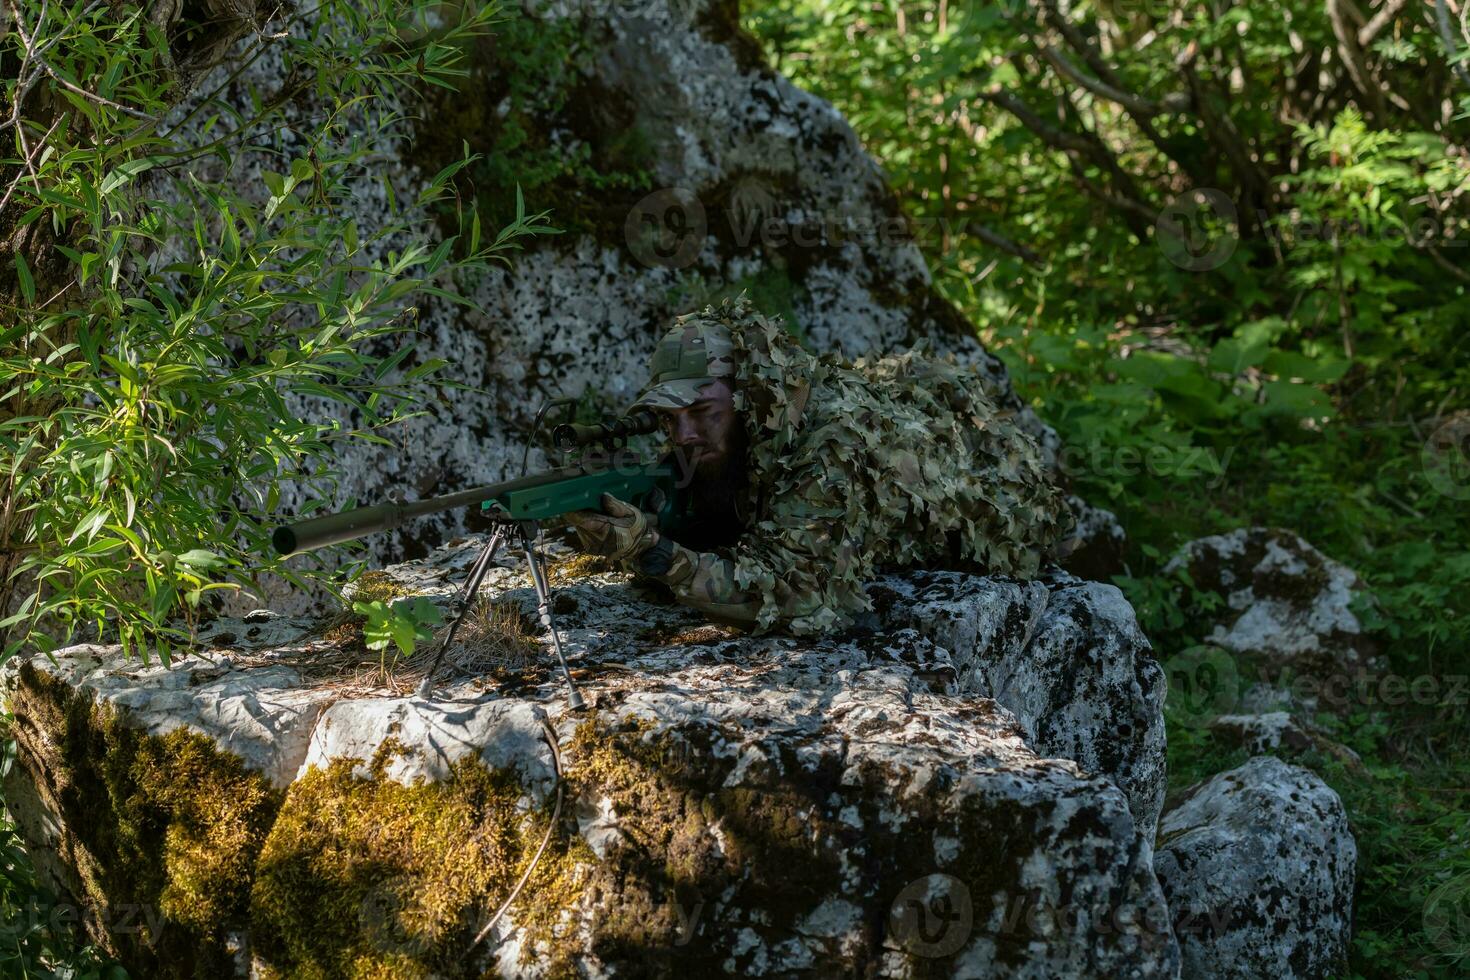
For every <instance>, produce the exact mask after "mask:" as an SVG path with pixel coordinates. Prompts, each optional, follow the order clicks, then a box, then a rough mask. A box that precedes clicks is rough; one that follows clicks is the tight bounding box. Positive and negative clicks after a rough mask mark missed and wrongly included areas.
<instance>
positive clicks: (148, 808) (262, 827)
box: [11, 665, 281, 977]
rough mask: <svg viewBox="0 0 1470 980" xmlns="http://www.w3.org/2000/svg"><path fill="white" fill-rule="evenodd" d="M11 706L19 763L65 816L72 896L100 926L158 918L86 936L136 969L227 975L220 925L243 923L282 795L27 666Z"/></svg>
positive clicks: (231, 759)
mask: <svg viewBox="0 0 1470 980" xmlns="http://www.w3.org/2000/svg"><path fill="white" fill-rule="evenodd" d="M11 708H12V710H13V711H14V713H15V717H16V724H15V734H16V737H17V741H18V742H19V743H20V750H21V751H20V759H21V763H22V764H23V765H25V766H26V767H27V769H28V770H30V777H31V778H32V779H33V780H34V781H35V783H36V785H37V786H39V787H42V788H43V789H42V791H43V792H45V793H49V794H50V796H51V801H50V802H51V804H52V805H53V806H55V807H56V808H57V809H58V810H59V812H60V813H61V814H62V816H63V818H64V820H65V822H66V829H65V833H66V836H67V839H65V840H64V841H63V842H62V847H63V849H64V851H65V852H66V853H68V854H69V855H71V856H72V858H73V860H74V863H75V864H76V867H77V871H78V877H79V880H80V884H81V890H82V892H84V894H79V895H78V896H77V898H78V899H79V900H81V901H82V902H83V903H84V904H86V905H88V906H90V911H91V912H92V913H93V915H95V916H96V917H97V919H98V920H100V921H101V922H104V923H105V922H117V921H122V920H123V919H124V918H127V919H129V920H131V921H137V922H140V923H141V920H144V919H145V918H146V915H147V913H146V912H140V911H139V910H148V911H149V912H151V914H152V916H153V918H154V920H155V921H158V922H160V923H161V925H160V926H159V927H158V929H157V931H156V932H154V931H153V930H150V929H147V928H135V929H132V930H127V931H123V930H114V931H113V932H111V933H107V932H104V931H102V930H100V929H96V928H94V929H93V930H92V931H93V932H94V934H95V938H97V939H98V940H99V941H101V942H103V943H104V944H105V945H106V947H107V949H108V951H109V952H110V953H112V954H113V955H114V956H116V957H118V958H119V959H121V960H123V961H124V962H125V963H127V964H128V966H129V967H130V968H131V969H133V970H135V971H138V974H139V975H141V976H148V977H192V976H227V975H231V974H232V973H233V965H232V964H231V962H230V958H229V954H228V953H227V951H226V948H225V937H226V933H227V932H228V931H229V930H230V929H232V928H236V927H239V926H242V925H244V922H245V917H246V912H247V909H248V900H249V894H250V886H251V881H252V876H253V868H254V863H255V855H256V854H257V853H258V852H259V850H260V847H261V844H262V843H263V842H264V841H265V838H266V834H267V832H268V831H269V828H270V826H271V823H272V821H273V820H274V818H275V814H276V811H277V809H278V808H279V806H280V801H281V793H280V791H278V790H276V789H274V788H272V787H271V785H270V783H269V781H268V780H266V778H265V777H264V776H262V775H261V774H259V773H256V772H252V771H250V770H248V769H247V768H246V767H245V764H244V763H243V762H242V761H241V760H240V759H239V758H237V757H236V756H233V755H230V754H228V753H225V752H221V751H219V750H218V749H217V748H216V747H215V744H214V742H213V741H212V740H211V739H209V738H208V737H206V736H204V735H200V734H199V733H197V732H192V731H189V730H187V729H184V728H179V729H175V730H174V731H172V732H169V733H168V734H167V735H162V736H157V735H149V734H147V733H144V732H140V731H138V730H136V729H133V728H129V727H128V726H127V725H126V724H124V723H123V721H122V718H121V716H120V715H119V713H118V712H117V710H116V709H114V708H112V707H111V706H109V705H107V704H98V703H97V702H96V701H95V699H94V698H93V696H92V695H91V694H90V693H89V692H79V691H76V690H74V689H73V688H71V687H70V686H69V685H67V684H65V683H64V682H62V681H59V680H57V679H56V678H54V677H51V676H50V675H48V674H45V673H43V672H41V671H38V670H36V669H35V668H34V667H32V666H30V665H27V666H25V667H22V668H21V673H20V683H19V685H18V686H17V690H16V693H15V695H14V697H13V698H12V702H11ZM160 916H161V918H159V917H160ZM95 921H96V920H94V922H95Z"/></svg>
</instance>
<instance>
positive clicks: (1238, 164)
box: [746, 0, 1470, 976]
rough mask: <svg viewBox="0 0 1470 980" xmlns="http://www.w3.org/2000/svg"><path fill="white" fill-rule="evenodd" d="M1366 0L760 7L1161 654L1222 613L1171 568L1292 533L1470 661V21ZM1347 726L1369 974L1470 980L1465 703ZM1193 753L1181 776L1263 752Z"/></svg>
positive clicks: (1389, 626)
mask: <svg viewBox="0 0 1470 980" xmlns="http://www.w3.org/2000/svg"><path fill="white" fill-rule="evenodd" d="M1368 6H1369V5H1367V4H1365V5H1364V8H1365V9H1364V14H1365V16H1364V18H1363V19H1361V20H1354V19H1353V16H1354V14H1353V8H1352V6H1351V5H1350V4H1345V3H1335V2H1329V3H1327V4H1326V5H1325V6H1324V5H1322V4H1309V3H1301V2H1296V0H1288V2H1281V3H1271V4H1265V3H1252V4H1246V3H1243V2H1230V0H1224V2H1216V3H1193V2H1177V0H1156V2H1153V3H1148V4H1121V3H1104V2H1088V3H1079V4H1076V5H1073V6H1072V7H1071V8H1070V10H1069V12H1067V13H1065V14H1063V12H1062V11H1063V9H1065V8H1064V7H1063V6H1062V5H1059V4H1055V3H1050V2H1043V3H1030V4H1024V3H1020V2H1019V0H1017V2H1010V3H1001V4H988V3H979V2H965V3H945V2H943V0H941V2H940V3H938V4H909V3H903V2H898V3H892V2H885V3H874V2H866V0H773V2H761V3H757V4H754V5H752V6H750V7H749V8H748V9H747V11H746V23H747V26H748V27H749V28H750V29H751V30H752V31H753V32H754V33H756V34H757V35H758V36H759V37H760V38H761V40H762V42H763V44H764V45H765V47H766V49H767V52H768V54H769V56H770V57H771V60H772V62H773V63H774V64H775V65H776V67H778V68H779V69H780V70H781V71H783V72H784V73H786V74H787V75H789V76H790V77H791V78H792V79H793V80H794V81H795V82H796V83H797V84H798V85H801V86H802V87H804V88H807V89H809V90H811V91H813V92H816V93H817V94H819V95H822V96H824V97H826V98H828V99H830V100H831V101H832V102H833V103H834V104H835V105H836V106H837V108H838V109H839V110H841V111H842V112H843V113H844V114H845V115H846V116H847V117H848V119H850V120H851V121H852V123H853V125H854V126H855V127H856V129H857V130H858V132H859V135H860V136H861V137H862V139H863V140H864V143H865V145H866V146H867V147H868V148H869V150H870V151H871V152H872V153H873V154H874V155H875V156H876V157H877V158H878V159H879V161H880V162H881V163H882V164H883V165H884V167H885V168H886V170H887V171H888V172H889V174H890V175H891V176H892V179H893V180H894V181H895V183H896V185H897V187H898V189H899V191H900V194H901V196H902V198H903V200H904V204H905V207H906V208H907V209H908V211H909V213H910V214H911V216H912V217H913V218H914V222H913V224H914V229H915V234H916V236H917V237H918V239H919V244H920V246H921V248H922V249H923V250H924V252H925V254H926V257H927V258H928V259H929V261H930V264H931V268H932V270H933V272H934V275H935V278H936V280H937V282H938V283H939V285H940V288H941V289H942V290H943V291H944V292H945V293H946V294H947V295H948V296H949V297H950V298H951V299H953V300H954V301H955V302H956V303H958V304H959V305H960V306H961V308H962V309H964V310H965V311H966V312H967V313H968V314H969V315H970V316H971V317H972V318H973V319H974V320H975V321H976V322H977V323H978V324H980V326H981V330H982V335H983V337H984V338H985V339H986V341H987V342H988V343H989V344H990V345H991V347H992V348H993V349H994V350H996V351H997V352H998V353H999V354H1000V355H1001V356H1002V357H1003V358H1004V359H1005V361H1006V362H1007V364H1008V366H1009V367H1010V370H1011V374H1012V378H1013V379H1014V381H1015V383H1016V385H1017V388H1018V390H1019V391H1020V392H1021V393H1022V395H1023V397H1026V398H1028V399H1030V400H1031V401H1032V402H1033V403H1034V404H1035V405H1037V406H1038V409H1039V410H1040V412H1041V413H1042V415H1043V416H1044V417H1045V418H1046V419H1047V420H1048V421H1049V422H1051V423H1052V424H1053V425H1054V426H1055V427H1056V428H1057V430H1058V432H1059V433H1060V435H1061V436H1062V439H1063V441H1064V444H1065V451H1064V454H1063V460H1064V464H1065V468H1066V470H1067V472H1068V473H1069V475H1070V477H1071V479H1072V481H1073V483H1074V486H1075V487H1076V489H1077V490H1078V492H1079V493H1081V494H1082V495H1083V496H1085V497H1087V498H1089V499H1090V500H1092V501H1094V502H1096V503H1098V504H1101V505H1103V506H1108V507H1111V508H1113V509H1115V510H1116V511H1117V512H1118V513H1119V515H1120V517H1121V518H1122V519H1123V523H1124V526H1125V527H1126V528H1127V529H1128V531H1129V534H1130V548H1129V555H1128V575H1126V576H1124V577H1121V578H1120V579H1119V580H1118V581H1119V584H1120V585H1121V586H1123V587H1124V589H1125V590H1126V591H1127V592H1128V594H1129V596H1130V598H1132V599H1133V601H1134V603H1135V605H1136V606H1137V608H1138V610H1139V614H1140V617H1141V619H1142V620H1143V622H1144V625H1145V628H1146V629H1147V631H1148V633H1149V635H1150V637H1151V638H1152V639H1153V640H1154V642H1155V645H1156V647H1157V648H1158V650H1159V653H1160V656H1161V657H1165V658H1167V657H1168V656H1169V655H1170V654H1171V653H1174V652H1177V651H1180V650H1183V649H1185V648H1186V647H1189V646H1191V645H1192V644H1194V643H1197V642H1199V641H1200V640H1202V639H1203V637H1202V636H1201V635H1200V633H1201V632H1202V626H1201V624H1200V623H1199V622H1197V621H1196V619H1195V618H1191V617H1190V616H1189V615H1187V613H1186V610H1187V609H1189V608H1191V607H1193V608H1196V609H1198V608H1200V601H1201V600H1202V599H1207V598H1208V597H1200V596H1195V595H1193V594H1192V593H1193V590H1192V589H1191V587H1190V586H1189V584H1188V583H1187V582H1184V581H1180V580H1176V579H1174V578H1172V577H1171V578H1166V577H1164V576H1163V574H1162V571H1161V569H1162V566H1163V564H1164V561H1165V560H1166V559H1167V558H1168V556H1169V555H1170V554H1171V553H1172V552H1173V550H1174V549H1175V548H1176V547H1177V546H1178V545H1179V544H1181V543H1182V542H1184V541H1186V540H1189V539H1191V538H1194V537H1197V536H1199V535H1202V534H1209V533H1219V532H1222V531H1227V530H1230V529H1233V528H1237V527H1241V526H1246V525H1251V524H1267V525H1277V526H1282V527H1287V528H1290V529H1292V530H1295V531H1297V532H1299V533H1301V534H1302V535H1303V536H1305V537H1306V538H1307V539H1308V540H1309V541H1311V542H1313V543H1314V544H1316V545H1317V546H1318V547H1320V548H1322V549H1323V550H1324V551H1326V552H1327V553H1328V554H1329V555H1331V556H1332V557H1335V558H1337V559H1339V560H1340V561H1343V562H1344V563H1346V564H1348V565H1349V566H1351V567H1353V568H1355V569H1356V570H1358V571H1359V572H1360V573H1361V574H1362V575H1363V576H1364V578H1365V579H1366V580H1367V582H1368V584H1369V586H1370V588H1371V591H1372V593H1373V594H1374V596H1375V597H1376V599H1377V601H1378V605H1377V607H1376V608H1375V609H1367V608H1365V610H1364V614H1365V616H1366V617H1367V618H1368V620H1369V622H1370V623H1372V624H1373V625H1374V627H1375V628H1376V629H1377V630H1378V632H1379V639H1380V640H1381V642H1382V645H1383V650H1384V652H1385V654H1386V655H1387V657H1388V661H1389V666H1390V669H1391V670H1392V671H1393V672H1395V673H1397V674H1400V675H1403V676H1404V677H1406V678H1413V677H1419V676H1426V675H1427V676H1431V677H1436V678H1440V679H1441V680H1443V679H1445V678H1448V677H1451V676H1456V675H1460V676H1463V675H1465V674H1470V657H1467V646H1470V635H1467V622H1470V588H1467V586H1470V504H1467V499H1470V441H1467V437H1470V414H1466V413H1464V412H1463V411H1460V409H1461V407H1462V406H1463V405H1464V404H1465V400H1466V397H1467V395H1470V357H1467V354H1470V345H1467V343H1466V331H1465V324H1466V323H1467V322H1470V226H1467V224H1466V219H1467V217H1470V209H1467V207H1466V200H1467V195H1470V154H1467V147H1470V119H1467V112H1470V74H1467V73H1466V71H1465V66H1466V62H1465V58H1464V53H1463V52H1464V50H1465V49H1467V48H1470V28H1467V27H1466V22H1465V21H1464V19H1463V18H1460V19H1459V20H1457V19H1456V18H1454V17H1453V16H1451V17H1450V18H1449V19H1448V20H1446V21H1444V22H1443V23H1442V22H1441V20H1440V19H1439V17H1437V16H1436V10H1437V7H1436V4H1433V3H1431V4H1409V5H1403V4H1383V3H1379V4H1373V5H1371V6H1372V7H1373V9H1371V10H1369V9H1367V8H1368ZM1439 7H1440V8H1444V5H1443V4H1440V5H1439ZM1444 9H1446V10H1447V9H1449V8H1444ZM1456 9H1462V10H1463V9H1464V8H1463V5H1461V6H1460V7H1459V8H1456ZM1385 10H1386V14H1387V16H1386V18H1385V20H1384V22H1383V23H1381V24H1379V23H1378V22H1377V21H1376V19H1375V18H1374V15H1376V14H1377V13H1379V12H1380V11H1385ZM1344 38H1346V40H1344ZM1358 79H1361V80H1362V81H1361V84H1360V83H1359V81H1358ZM1448 687H1449V685H1444V686H1443V688H1442V689H1447V688H1448ZM1318 720H1319V721H1320V722H1321V723H1322V724H1323V725H1326V726H1328V727H1329V728H1330V729H1331V730H1332V731H1333V732H1334V733H1335V734H1336V736H1337V737H1338V738H1340V739H1341V740H1342V741H1344V742H1345V743H1346V744H1348V745H1349V746H1350V747H1352V748H1354V749H1356V750H1357V751H1359V752H1360V753H1361V754H1362V755H1363V757H1364V760H1365V763H1366V769H1365V771H1363V772H1356V771H1347V770H1345V769H1344V768H1343V766H1342V764H1341V763H1339V762H1337V761H1335V760H1330V759H1320V760H1315V761H1314V762H1313V765H1314V766H1316V768H1317V769H1318V771H1319V772H1320V773H1321V774H1322V775H1323V776H1324V778H1326V779H1327V780H1328V781H1329V783H1330V784H1331V785H1333V786H1334V787H1335V788H1336V789H1337V790H1338V791H1339V792H1340V793H1341V794H1342V796H1343V798H1344V801H1345V802H1346V804H1347V805H1348V808H1349V811H1350V817H1351V819H1352V821H1353V827H1354V831H1355V833H1356V835H1357V839H1358V845H1359V849H1360V859H1361V861H1360V868H1361V874H1360V887H1359V896H1358V912H1357V923H1356V939H1355V947H1354V951H1353V963H1352V968H1353V972H1354V973H1355V974H1358V975H1365V976H1400V975H1420V976H1427V975H1440V974H1443V975H1452V974H1455V973H1456V972H1458V971H1462V970H1464V969H1467V968H1470V961H1467V959H1466V956H1467V949H1466V943H1467V939H1466V937H1464V936H1460V937H1458V939H1457V940H1456V941H1446V939H1445V937H1444V936H1443V935H1439V934H1431V933H1434V930H1432V929H1431V930H1429V931H1428V932H1426V930H1425V928H1424V916H1425V911H1426V906H1430V905H1432V903H1431V898H1432V897H1433V896H1435V895H1436V890H1437V889H1443V888H1446V887H1449V888H1450V889H1451V890H1452V889H1453V888H1454V887H1456V883H1458V884H1459V885H1461V886H1463V885H1465V884H1466V883H1467V882H1470V847H1467V835H1470V829H1467V827H1466V821H1467V817H1466V801H1467V795H1466V793H1467V790H1466V787H1467V779H1470V766H1467V763H1466V759H1465V755H1464V745H1465V744H1466V735H1467V725H1466V706H1465V704H1464V703H1463V702H1461V703H1438V704H1434V705H1415V704H1408V705H1398V706H1393V707H1388V706H1385V705H1383V704H1363V705H1360V706H1358V707H1357V709H1356V710H1354V711H1352V712H1350V713H1349V714H1348V716H1347V717H1345V718H1338V717H1335V716H1327V715H1324V716H1322V717H1321V718H1319V719H1318ZM1169 737H1170V768H1171V779H1170V783H1171V786H1172V787H1174V788H1178V787H1180V786H1183V785H1186V784H1187V783H1188V782H1190V781H1192V780H1194V779H1197V778H1199V777H1201V776H1203V775H1207V774H1209V773H1211V772H1215V771H1219V770H1221V769H1223V768H1227V767H1229V766H1231V765H1234V764H1237V763H1239V762H1240V761H1242V760H1243V755H1240V754H1238V753H1237V754H1232V753H1231V752H1230V751H1229V750H1227V749H1226V748H1224V747H1223V746H1219V745H1216V744H1214V742H1213V741H1212V739H1211V737H1210V736H1209V734H1208V733H1203V732H1200V731H1196V730H1194V729H1192V728H1189V727H1184V726H1180V725H1178V724H1174V723H1172V720H1171V725H1170V732H1169ZM1467 893H1470V888H1466V887H1461V888H1460V891H1459V893H1458V894H1459V895H1461V896H1462V897H1463V896H1464V895H1465V894H1467ZM1439 894H1440V896H1443V895H1444V894H1445V893H1444V892H1440V893H1439ZM1439 911H1440V912H1442V911H1443V909H1440V910H1439Z"/></svg>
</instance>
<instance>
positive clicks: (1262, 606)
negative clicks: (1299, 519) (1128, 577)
mask: <svg viewBox="0 0 1470 980" xmlns="http://www.w3.org/2000/svg"><path fill="white" fill-rule="evenodd" d="M1180 568H1185V569H1187V570H1188V572H1189V577H1190V579H1191V580H1192V581H1193V582H1194V584H1195V586H1196V588H1198V589H1200V590H1202V591H1211V592H1215V593H1218V594H1219V595H1221V596H1223V597H1224V599H1225V606H1224V608H1223V609H1221V610H1218V611H1215V612H1213V613H1210V614H1208V615H1210V616H1211V617H1212V620H1211V622H1212V625H1213V628H1212V630H1211V632H1210V633H1209V635H1208V636H1207V637H1206V641H1207V642H1209V643H1211V644H1214V645H1215V646H1218V647H1222V648H1224V649H1226V650H1229V651H1231V652H1232V653H1235V654H1239V655H1242V656H1246V657H1249V658H1250V659H1252V660H1253V661H1254V662H1256V663H1257V664H1258V665H1259V666H1260V667H1261V670H1262V673H1263V675H1264V676H1267V677H1270V678H1273V679H1282V680H1292V679H1294V678H1297V677H1300V676H1303V675H1308V676H1311V677H1314V678H1327V677H1336V676H1344V675H1352V674H1354V673H1355V672H1357V671H1360V670H1362V669H1364V668H1365V667H1366V666H1367V665H1368V663H1369V662H1370V660H1371V657H1372V653H1373V650H1372V644H1371V642H1370V641H1369V640H1368V638H1367V637H1366V636H1365V635H1364V633H1363V627H1362V624H1361V623H1360V622H1359V620H1358V617H1357V615H1356V614H1354V613H1353V611H1352V609H1351V608H1350V606H1351V603H1352V602H1353V600H1354V598H1355V597H1356V596H1358V595H1359V594H1360V593H1361V592H1362V589H1363V583H1362V581H1361V580H1360V579H1359V578H1358V576H1357V575H1356V574H1355V573H1354V572H1353V570H1352V569H1350V568H1348V567H1347V566H1346V565H1343V564H1341V563H1339V562H1336V561H1333V560H1332V559H1331V558H1328V557H1327V556H1326V555H1324V554H1322V552H1320V551H1318V550H1317V549H1316V548H1314V547H1312V546H1311V545H1310V544H1308V543H1307V542H1306V541H1304V540H1303V539H1302V538H1301V537H1300V536H1299V535H1297V534H1294V533H1292V532H1291V531H1286V530H1282V529H1280V528H1267V527H1252V528H1242V529H1240V530H1237V531H1232V532H1231V533H1229V534H1221V535H1214V536H1211V537H1206V538H1200V539H1198V540H1196V541H1192V542H1190V543H1189V544H1187V545H1185V546H1184V547H1183V548H1181V549H1180V550H1179V552H1178V553H1176V554H1175V556H1174V557H1173V558H1172V559H1171V560H1170V561H1169V563H1168V565H1166V566H1165V567H1164V571H1165V572H1166V573H1172V572H1174V571H1176V570H1178V569H1180Z"/></svg>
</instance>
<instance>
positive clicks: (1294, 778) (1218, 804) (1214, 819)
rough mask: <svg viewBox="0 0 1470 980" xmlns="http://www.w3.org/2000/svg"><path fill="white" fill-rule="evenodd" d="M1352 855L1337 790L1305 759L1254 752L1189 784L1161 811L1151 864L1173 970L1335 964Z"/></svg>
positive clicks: (1343, 953) (1305, 972)
mask: <svg viewBox="0 0 1470 980" xmlns="http://www.w3.org/2000/svg"><path fill="white" fill-rule="evenodd" d="M1356 863H1357V847H1356V845H1355V844H1354V842H1353V836H1352V833H1351V831H1350V830H1349V828H1348V822H1347V816H1346V814H1345V813H1344V811H1343V807H1342V801H1341V800H1340V799H1339V798H1338V796H1337V794H1336V793H1334V792H1333V791H1332V790H1331V789H1330V788H1328V786H1327V785H1326V784H1324V783H1323V782H1322V781H1321V780H1320V779H1318V778H1317V777H1316V776H1315V775H1313V774H1312V773H1311V772H1309V771H1308V770H1306V769H1301V768H1299V767H1296V766H1291V765H1288V764H1287V763H1285V762H1282V761H1281V760H1280V759H1277V758H1275V757H1273V756H1268V755H1263V756H1256V757H1255V758H1253V759H1251V760H1250V761H1248V762H1247V763H1245V764H1244V765H1242V766H1240V767H1239V768H1237V769H1232V770H1230V771H1229V772H1225V773H1221V774H1219V775H1217V776H1214V777H1212V778H1211V779H1208V780H1206V781H1205V782H1203V783H1200V784H1199V785H1197V786H1194V787H1192V788H1191V789H1190V790H1188V791H1186V792H1185V794H1184V795H1183V798H1182V799H1181V800H1180V801H1179V802H1178V803H1177V804H1176V805H1175V806H1173V807H1172V808H1171V809H1169V810H1168V811H1166V812H1165V813H1164V817H1163V820H1162V821H1161V822H1160V825H1159V842H1158V857H1157V860H1156V864H1155V867H1156V868H1157V871H1158V875H1159V880H1160V881H1161V882H1162V883H1163V886H1164V891H1165V893H1166V894H1167V895H1168V896H1169V907H1170V910H1171V912H1172V913H1173V916H1174V925H1175V931H1176V933H1177V935H1178V939H1179V944H1180V949H1181V952H1182V955H1183V971H1182V974H1183V975H1184V976H1186V977H1191V978H1200V980H1217V978H1218V980H1224V978H1240V980H1255V978H1258V977H1327V976H1332V975H1334V974H1338V973H1340V972H1341V971H1342V969H1343V968H1344V967H1345V965H1346V962H1347V950H1348V942H1349V940H1350V938H1351V930H1352V921H1353V914H1352V910H1353V884H1354V874H1355V868H1356Z"/></svg>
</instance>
